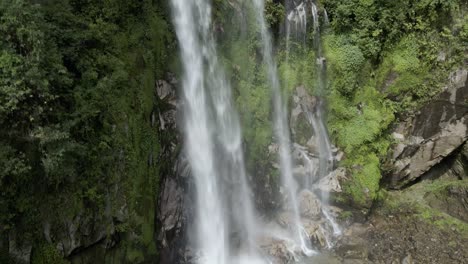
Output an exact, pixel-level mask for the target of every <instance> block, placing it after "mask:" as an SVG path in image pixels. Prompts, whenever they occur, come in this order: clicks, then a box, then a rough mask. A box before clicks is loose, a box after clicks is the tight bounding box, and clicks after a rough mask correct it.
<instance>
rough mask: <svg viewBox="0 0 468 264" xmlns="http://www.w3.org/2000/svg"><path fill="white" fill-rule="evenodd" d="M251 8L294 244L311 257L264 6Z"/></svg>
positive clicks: (258, 3) (261, 3) (260, 0)
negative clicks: (267, 84)
mask: <svg viewBox="0 0 468 264" xmlns="http://www.w3.org/2000/svg"><path fill="white" fill-rule="evenodd" d="M254 5H255V10H256V12H257V14H256V16H257V20H258V23H259V26H260V33H261V37H262V43H263V46H262V53H263V59H264V62H265V63H266V66H267V72H268V78H269V81H270V85H271V89H272V91H273V107H274V124H275V135H276V139H277V141H278V143H279V152H280V167H281V179H282V185H283V187H284V189H285V190H286V192H287V196H288V197H287V198H288V199H287V200H288V203H289V207H290V208H291V209H292V211H293V212H292V213H293V218H294V219H293V221H294V227H293V229H294V230H293V232H294V236H295V239H296V242H298V243H300V247H301V249H302V251H303V253H304V254H306V255H312V254H314V253H315V252H314V251H313V250H312V249H311V246H310V241H309V237H308V235H307V234H306V233H305V232H304V227H303V226H302V223H301V219H300V214H299V205H298V200H297V188H298V186H297V184H296V182H295V181H294V179H293V173H292V158H291V142H290V133H289V127H288V118H287V114H288V111H287V106H286V103H285V101H284V100H283V98H282V95H281V87H280V81H279V77H278V73H277V66H276V62H275V60H274V59H273V47H272V39H271V35H270V33H269V32H268V28H267V26H266V22H265V16H264V13H263V11H264V8H265V3H264V1H263V0H254Z"/></svg>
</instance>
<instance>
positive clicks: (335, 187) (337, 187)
mask: <svg viewBox="0 0 468 264" xmlns="http://www.w3.org/2000/svg"><path fill="white" fill-rule="evenodd" d="M344 179H346V169H345V168H338V169H336V170H334V171H332V172H331V173H329V174H328V175H327V176H326V177H324V178H322V179H320V181H319V182H318V184H316V185H315V189H316V190H319V191H320V192H324V193H340V192H342V189H341V184H340V182H341V181H342V180H344Z"/></svg>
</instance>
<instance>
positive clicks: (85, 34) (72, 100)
mask: <svg viewBox="0 0 468 264" xmlns="http://www.w3.org/2000/svg"><path fill="white" fill-rule="evenodd" d="M35 3H37V1H28V0H20V1H16V0H15V1H13V0H12V1H10V0H7V1H2V3H1V4H0V35H1V36H2V38H1V39H0V124H1V125H0V127H1V128H0V135H1V137H0V168H1V172H0V189H1V190H2V192H1V193H0V237H2V239H4V238H5V237H6V235H7V234H8V233H9V232H11V231H13V230H14V231H15V232H17V233H19V234H21V235H22V236H21V238H22V239H23V240H25V241H29V242H31V241H33V242H34V243H36V242H37V243H38V245H39V244H41V243H42V242H41V241H43V239H44V238H43V234H42V231H41V230H42V224H43V223H44V221H47V222H48V223H50V224H51V225H52V227H54V228H58V229H60V228H63V227H62V226H63V221H64V219H66V218H70V219H73V217H74V216H76V215H78V214H83V213H85V214H86V213H87V214H90V215H94V216H95V218H96V219H109V220H111V219H112V217H111V216H112V215H114V214H115V212H116V211H117V210H121V207H122V206H123V205H126V206H127V208H128V212H129V213H128V214H129V217H130V219H129V220H128V222H129V224H130V225H131V227H132V232H135V234H136V235H137V236H138V237H141V240H136V241H135V242H134V244H132V245H130V246H129V248H145V249H144V251H141V250H140V252H146V253H145V254H155V253H156V252H155V246H154V241H153V239H152V237H153V233H154V212H150V211H148V210H147V208H148V207H151V206H154V204H155V202H156V193H157V183H158V167H157V166H156V162H155V159H156V157H157V156H158V151H159V147H158V145H159V143H158V142H159V139H158V135H157V131H155V129H154V128H153V127H152V126H151V122H150V118H151V114H152V113H153V112H155V111H158V105H157V100H155V98H154V83H155V80H156V78H160V77H161V76H162V74H163V73H164V72H165V71H166V70H167V67H166V65H167V64H169V60H168V59H169V54H171V52H172V49H173V47H174V45H173V37H172V33H171V31H170V28H169V24H168V22H167V18H166V17H167V14H166V13H164V12H165V10H166V9H165V7H164V6H165V4H161V3H158V1H156V2H154V1H139V2H129V1H121V0H113V1H96V2H95V1H81V0H70V1H66V2H63V1H55V0H48V1H40V4H35ZM148 157H152V159H154V160H153V161H152V162H148V159H149V158H148ZM117 185H118V188H115V186H117ZM106 205H107V206H109V205H112V208H107V209H108V210H109V209H110V211H107V212H106V211H105V210H104V209H105V208H106ZM88 211H89V212H88ZM109 220H103V221H104V223H103V224H105V225H107V224H111V223H108V222H106V221H109ZM53 231H57V230H53ZM122 231H123V232H124V231H126V230H122ZM57 232H59V231H57ZM59 233H60V232H59ZM151 245H152V246H151ZM38 250H39V251H41V249H38ZM129 250H130V249H129ZM43 252H45V253H44V254H46V255H47V256H48V255H49V253H48V252H49V250H48V249H47V250H43ZM41 254H42V253H41ZM50 254H52V253H50ZM133 255H134V254H133ZM54 256H55V255H54ZM38 258H39V259H40V257H38ZM54 258H55V257H54ZM33 260H34V261H36V260H37V261H36V263H43V262H41V260H38V259H33ZM133 260H135V261H137V260H138V261H141V260H142V256H138V257H134V259H133Z"/></svg>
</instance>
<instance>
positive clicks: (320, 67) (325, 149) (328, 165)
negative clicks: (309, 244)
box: [286, 0, 341, 235]
mask: <svg viewBox="0 0 468 264" xmlns="http://www.w3.org/2000/svg"><path fill="white" fill-rule="evenodd" d="M306 3H308V4H310V10H311V16H312V22H313V47H314V50H315V55H316V64H317V72H318V78H317V84H318V89H317V91H316V93H317V95H318V96H320V97H322V98H323V97H324V96H325V88H326V61H325V58H324V57H323V54H322V46H321V42H320V37H321V36H320V22H319V21H320V17H319V11H318V8H317V5H316V4H315V2H314V1H312V0H306V1H303V2H301V3H300V4H299V5H298V6H304V5H305V4H306ZM298 6H296V7H294V6H293V7H292V10H291V11H290V12H289V15H288V17H287V21H286V28H287V29H289V28H290V24H291V23H292V22H294V21H295V20H296V19H297V18H296V17H297V15H296V14H297V7H298ZM323 14H324V23H325V26H327V25H328V23H329V21H328V14H327V13H326V10H325V9H324V10H323ZM301 34H304V35H306V34H307V29H304V31H303V32H301ZM289 35H290V32H288V30H287V34H286V47H287V52H289V46H290V44H289V42H290V37H289ZM288 57H289V55H288V56H287V58H288ZM304 111H305V112H306V113H307V119H308V122H309V123H310V124H311V126H312V129H313V131H314V133H315V135H316V136H315V138H316V142H317V146H318V150H319V151H318V152H319V164H318V170H316V171H317V172H316V174H315V175H313V174H311V175H310V177H312V178H313V179H311V180H310V179H307V180H306V183H311V182H313V181H314V179H315V180H317V179H321V178H324V177H326V176H327V175H328V174H330V173H331V171H332V170H333V165H334V164H333V153H332V147H331V143H330V140H329V136H328V131H327V129H326V127H325V123H324V114H323V113H324V104H323V100H319V103H318V106H317V107H314V109H304ZM305 160H306V162H307V163H306V164H309V165H308V166H310V160H309V161H308V160H307V159H305ZM307 186H308V188H309V189H313V188H314V187H313V186H310V185H307ZM321 200H322V204H324V205H328V204H329V193H328V192H322V193H321ZM322 211H323V214H324V216H325V218H326V219H327V222H328V223H329V224H330V225H331V226H332V229H333V234H334V235H340V234H341V230H340V228H339V225H338V224H337V223H336V221H335V219H334V217H333V216H332V214H331V213H330V212H328V210H327V209H325V208H323V209H322Z"/></svg>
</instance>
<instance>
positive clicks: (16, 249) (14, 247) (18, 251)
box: [8, 232, 32, 263]
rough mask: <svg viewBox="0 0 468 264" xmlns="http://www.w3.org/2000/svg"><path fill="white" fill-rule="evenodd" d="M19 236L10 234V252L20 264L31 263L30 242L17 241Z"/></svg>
mask: <svg viewBox="0 0 468 264" xmlns="http://www.w3.org/2000/svg"><path fill="white" fill-rule="evenodd" d="M16 236H17V234H15V233H13V232H10V234H9V249H8V252H9V254H10V257H12V258H13V259H14V260H15V261H17V262H18V263H30V261H31V251H32V245H31V242H30V241H21V242H19V241H18V240H17V237H16Z"/></svg>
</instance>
